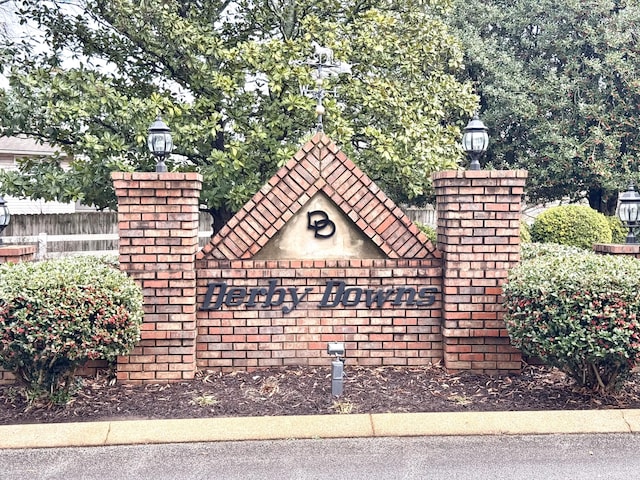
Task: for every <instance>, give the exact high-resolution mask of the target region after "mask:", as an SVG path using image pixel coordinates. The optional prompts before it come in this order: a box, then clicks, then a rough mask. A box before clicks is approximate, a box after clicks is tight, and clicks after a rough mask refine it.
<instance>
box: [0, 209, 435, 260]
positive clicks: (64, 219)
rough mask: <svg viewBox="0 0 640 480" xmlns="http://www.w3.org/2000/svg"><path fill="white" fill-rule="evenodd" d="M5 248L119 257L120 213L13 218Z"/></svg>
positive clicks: (416, 217) (203, 224)
mask: <svg viewBox="0 0 640 480" xmlns="http://www.w3.org/2000/svg"><path fill="white" fill-rule="evenodd" d="M404 211H405V213H406V214H407V216H408V217H409V218H411V220H413V221H414V222H417V223H422V224H425V225H431V226H435V219H436V217H435V211H434V210H433V208H432V207H426V208H415V207H409V208H406V209H404ZM211 232H212V228H211V216H210V215H209V214H208V213H204V212H202V213H201V214H200V234H199V237H200V246H204V245H205V244H206V243H207V242H208V241H209V238H210V237H211ZM0 242H1V243H3V244H5V245H7V244H8V245H36V246H37V247H38V250H37V254H36V258H37V259H39V260H43V259H47V258H55V257H60V256H67V255H109V254H114V255H117V253H118V214H117V213H116V212H77V213H57V214H24V215H12V216H11V222H10V224H9V226H8V227H7V228H6V230H5V231H4V232H3V234H2V236H0Z"/></svg>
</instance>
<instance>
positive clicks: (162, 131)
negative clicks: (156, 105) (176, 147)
mask: <svg viewBox="0 0 640 480" xmlns="http://www.w3.org/2000/svg"><path fill="white" fill-rule="evenodd" d="M147 145H148V146H149V150H150V151H151V153H153V155H154V156H155V157H156V172H166V171H167V166H166V165H165V163H164V161H165V159H166V158H167V157H168V156H169V155H171V151H172V150H173V140H172V139H171V130H170V129H169V127H167V124H166V123H164V122H163V121H162V118H160V115H158V118H156V120H155V122H153V123H152V124H151V126H150V127H149V136H148V137H147Z"/></svg>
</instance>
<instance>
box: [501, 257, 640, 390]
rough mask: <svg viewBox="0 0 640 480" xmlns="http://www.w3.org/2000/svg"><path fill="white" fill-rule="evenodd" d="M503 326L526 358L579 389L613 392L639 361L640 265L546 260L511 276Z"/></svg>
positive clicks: (616, 260) (619, 260)
mask: <svg viewBox="0 0 640 480" xmlns="http://www.w3.org/2000/svg"><path fill="white" fill-rule="evenodd" d="M503 289H504V305H505V308H506V312H505V317H504V319H505V323H506V327H507V331H508V332H509V336H510V337H511V341H512V343H513V345H514V346H515V347H516V348H519V349H521V350H522V351H523V353H525V354H528V355H532V356H535V357H538V358H540V359H541V360H542V361H544V362H545V363H547V364H549V365H552V366H555V367H558V368H559V369H561V370H563V371H564V372H566V373H567V374H568V375H570V376H571V377H572V378H574V379H575V380H576V381H577V382H578V383H579V384H580V385H583V386H585V387H588V388H590V389H593V390H594V391H599V392H608V391H611V390H613V389H615V388H616V387H618V386H619V385H621V383H622V382H623V381H624V380H625V379H626V378H627V377H628V376H629V374H630V373H631V370H632V369H633V368H634V367H635V366H636V364H637V362H638V356H639V355H640V295H638V291H639V290H640V260H637V259H635V258H632V257H617V256H605V255H596V254H594V253H590V252H579V253H567V254H566V255H554V254H542V255H537V256H535V257H531V259H529V260H524V261H523V262H522V263H521V264H520V265H519V266H518V267H516V268H514V269H512V270H511V271H510V273H509V277H508V280H507V283H506V284H505V285H504V287H503Z"/></svg>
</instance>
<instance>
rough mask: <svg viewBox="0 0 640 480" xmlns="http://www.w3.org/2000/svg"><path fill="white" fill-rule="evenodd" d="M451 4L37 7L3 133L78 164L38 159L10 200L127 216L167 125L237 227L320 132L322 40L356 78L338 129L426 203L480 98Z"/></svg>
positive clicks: (339, 137) (404, 193)
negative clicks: (235, 216) (119, 188)
mask: <svg viewBox="0 0 640 480" xmlns="http://www.w3.org/2000/svg"><path fill="white" fill-rule="evenodd" d="M449 6H450V1H449V0H426V1H425V0H357V1H354V0H349V1H344V2H343V1H337V0H314V1H312V0H302V1H295V0H257V1H255V0H238V1H235V2H231V1H230V0H187V1H177V0H155V1H154V0H137V1H133V0H77V1H72V0H68V1H64V2H63V1H41V0H22V1H21V9H20V13H19V14H20V17H21V18H22V20H23V21H28V22H33V23H35V24H36V25H37V26H38V27H39V28H40V29H41V30H42V31H43V32H44V35H43V37H42V41H43V42H44V43H45V44H46V47H47V48H46V49H44V50H43V49H36V48H35V47H34V44H33V42H31V43H27V42H21V43H15V44H12V45H9V47H8V48H6V49H5V55H4V59H5V65H8V66H7V69H8V70H9V71H10V82H11V88H10V89H9V90H8V91H6V92H5V93H4V95H3V96H2V98H0V124H1V126H2V133H3V134H4V135H14V134H27V135H30V136H33V137H36V138H40V139H42V140H43V141H47V142H49V143H51V144H52V145H54V146H57V147H59V148H60V149H61V150H62V152H63V153H64V154H67V155H70V156H71V155H72V156H73V158H74V160H73V162H72V164H71V168H70V170H69V171H66V172H64V171H63V170H62V169H61V168H60V166H59V161H58V159H55V158H53V159H50V160H48V161H43V160H42V159H39V160H28V161H25V162H24V163H23V165H22V168H21V172H19V173H9V174H5V175H4V176H3V177H2V178H1V179H0V181H1V182H2V188H3V190H4V191H5V192H7V193H11V194H14V195H15V194H18V195H24V196H30V197H34V196H35V197H40V198H45V199H57V200H62V201H65V200H76V199H80V200H82V201H84V202H85V203H93V204H95V205H97V206H98V207H112V208H113V207H114V206H115V197H114V194H113V191H112V187H111V182H110V179H109V172H110V171H113V170H122V169H127V170H133V169H135V170H147V171H151V170H153V168H154V161H153V159H152V158H151V156H150V154H149V153H148V152H147V151H146V130H147V128H148V125H149V124H150V123H151V120H153V119H154V118H155V116H156V114H157V113H161V114H162V116H163V118H164V119H165V121H166V122H167V124H168V125H169V126H170V127H171V129H172V132H173V134H174V142H175V144H176V145H177V148H176V150H175V153H176V154H177V155H176V156H174V162H173V163H172V164H170V168H173V169H177V170H184V169H190V170H193V169H197V170H198V171H199V172H201V173H202V175H203V176H204V184H205V188H204V190H203V193H202V199H201V201H202V203H204V204H206V205H207V207H208V208H209V209H210V210H211V211H212V213H214V214H215V215H214V218H216V220H217V222H216V225H217V226H218V228H219V226H220V225H222V224H223V223H224V221H225V219H227V218H228V217H229V216H230V215H231V213H232V212H234V211H235V210H237V209H238V208H239V207H241V206H242V205H243V204H244V203H245V202H246V201H247V200H248V199H249V198H250V196H251V195H252V194H253V193H254V192H256V191H257V190H258V189H259V188H260V187H261V186H262V184H263V183H264V182H265V180H266V179H268V178H269V176H270V175H272V174H273V173H274V172H275V170H276V169H277V167H278V166H279V165H282V164H283V163H284V162H286V161H287V160H288V159H289V158H290V157H291V155H292V154H293V153H295V151H296V150H297V148H299V146H300V145H301V142H302V141H303V140H304V139H305V137H306V136H308V134H309V133H310V130H311V128H312V127H313V126H314V125H315V118H314V115H315V114H314V100H313V99H310V98H307V97H305V96H303V95H301V93H300V85H301V84H312V85H313V80H312V78H311V70H310V68H309V66H307V65H304V64H303V63H301V61H302V60H304V59H305V58H308V57H309V56H310V54H311V52H312V48H311V42H312V41H314V40H315V41H317V42H318V43H320V44H323V45H326V46H327V47H331V48H332V49H333V50H334V51H335V58H337V59H340V60H342V61H345V62H349V63H352V64H353V68H352V75H343V76H340V77H339V78H337V79H333V80H332V81H327V83H326V85H325V88H326V89H327V90H330V89H332V88H333V87H334V86H336V87H337V90H336V94H335V95H332V96H328V97H327V98H326V100H325V107H326V109H327V114H326V117H325V118H326V122H325V127H326V128H325V129H326V132H327V134H328V135H329V136H331V137H332V138H333V139H334V140H335V141H336V142H337V143H338V144H339V145H340V146H341V147H342V148H343V149H344V150H345V151H346V153H348V154H349V155H350V156H352V158H353V159H354V161H356V162H357V163H358V164H359V165H360V166H361V167H362V168H363V169H364V170H365V171H366V172H367V173H368V174H369V175H370V176H371V177H372V178H374V179H375V180H377V181H378V182H379V184H380V186H381V187H382V188H384V189H385V190H386V191H388V192H389V194H391V195H392V196H393V197H394V199H396V200H397V201H407V200H416V201H420V200H421V199H424V198H425V196H426V195H428V194H429V193H430V183H429V182H430V181H429V175H430V174H431V172H433V171H435V170H438V169H442V168H451V167H455V166H457V162H458V160H459V158H460V149H459V147H458V145H457V144H458V140H459V133H460V132H459V130H460V128H459V127H460V125H461V124H463V123H464V120H466V118H468V114H469V112H471V111H472V110H473V108H474V107H475V105H476V102H477V98H476V97H475V95H474V94H473V93H472V92H471V88H470V86H469V85H466V84H461V83H460V82H458V81H457V80H456V79H455V73H456V70H458V69H460V68H461V59H462V55H461V52H460V49H459V46H458V44H457V42H456V41H455V40H454V38H453V37H452V36H451V35H450V33H449V32H448V27H447V25H446V22H445V21H444V15H445V12H446V9H447V8H448V7H449Z"/></svg>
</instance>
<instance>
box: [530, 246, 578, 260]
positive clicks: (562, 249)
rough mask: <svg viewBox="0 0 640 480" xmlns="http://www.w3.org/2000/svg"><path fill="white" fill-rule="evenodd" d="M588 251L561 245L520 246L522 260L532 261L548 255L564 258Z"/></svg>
mask: <svg viewBox="0 0 640 480" xmlns="http://www.w3.org/2000/svg"><path fill="white" fill-rule="evenodd" d="M588 251H589V250H585V249H584V248H579V247H572V246H570V245H560V244H559V243H522V244H520V260H522V261H524V260H531V259H533V258H537V257H543V256H546V255H550V256H555V257H564V256H567V255H574V254H576V253H586V252H588Z"/></svg>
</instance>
